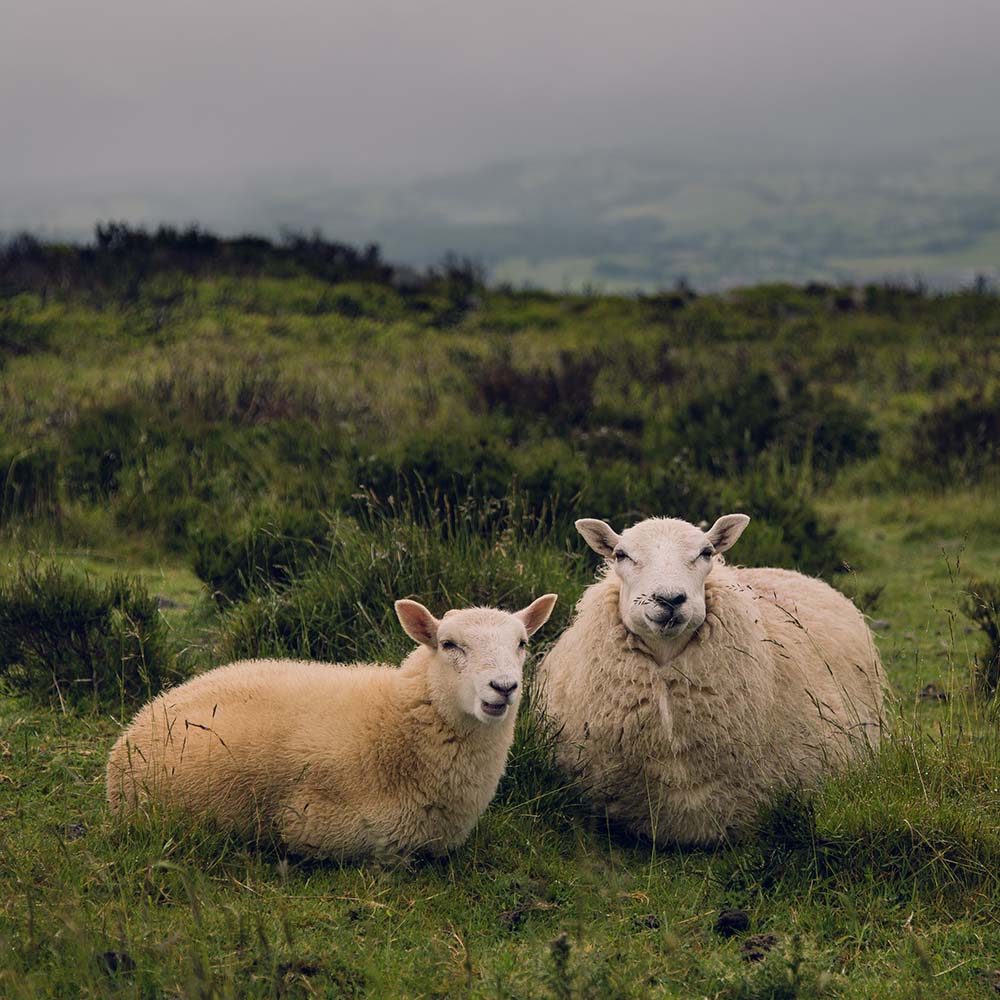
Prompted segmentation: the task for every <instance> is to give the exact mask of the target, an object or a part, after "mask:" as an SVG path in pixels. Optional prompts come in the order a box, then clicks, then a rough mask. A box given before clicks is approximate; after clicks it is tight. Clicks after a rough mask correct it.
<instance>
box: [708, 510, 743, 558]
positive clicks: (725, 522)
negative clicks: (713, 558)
mask: <svg viewBox="0 0 1000 1000" xmlns="http://www.w3.org/2000/svg"><path fill="white" fill-rule="evenodd" d="M749 523H750V518H749V517H747V516H746V514H723V515H722V517H720V518H719V520H718V521H716V522H715V524H713V525H712V527H711V528H709V529H708V531H707V532H706V534H707V535H708V540H709V541H710V542H711V543H712V547H713V548H714V549H715V551H716V552H725V551H726V549H731V548H732V547H733V546H734V545H735V544H736V540H737V539H738V538H739V537H740V535H742V534H743V529H744V528H746V526H747V525H748V524H749Z"/></svg>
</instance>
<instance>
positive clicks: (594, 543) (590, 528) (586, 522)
mask: <svg viewBox="0 0 1000 1000" xmlns="http://www.w3.org/2000/svg"><path fill="white" fill-rule="evenodd" d="M576 530H577V531H579V532H580V534H581V535H583V540H584V541H585V542H586V543H587V544H588V545H589V546H590V547H591V548H592V549H593V550H594V551H595V552H596V553H597V554H598V555H599V556H604V558H605V559H610V558H611V553H612V552H614V551H615V546H616V545H617V544H618V543H619V542H620V541H621V536H620V535H618V534H617V533H616V532H615V529H614V528H612V527H611V525H610V524H608V523H606V522H605V521H598V520H597V519H596V518H593V517H583V518H581V519H580V520H579V521H577V522H576Z"/></svg>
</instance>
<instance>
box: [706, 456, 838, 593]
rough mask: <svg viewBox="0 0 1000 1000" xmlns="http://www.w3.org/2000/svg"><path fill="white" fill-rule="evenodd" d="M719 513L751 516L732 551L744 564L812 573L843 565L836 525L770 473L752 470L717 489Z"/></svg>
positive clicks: (820, 573)
mask: <svg viewBox="0 0 1000 1000" xmlns="http://www.w3.org/2000/svg"><path fill="white" fill-rule="evenodd" d="M721 500H722V503H721V507H722V508H724V510H720V511H719V513H724V512H726V511H740V512H742V513H745V514H749V515H750V516H751V517H752V518H753V519H754V520H753V523H752V524H751V528H750V530H749V531H748V532H747V533H746V534H745V535H744V536H743V537H742V538H741V539H740V544H739V546H738V548H737V549H734V552H733V555H734V558H735V559H736V561H738V562H740V563H743V564H746V565H748V566H784V567H787V568H791V569H798V570H800V571H802V572H804V573H811V574H815V575H817V576H830V575H831V574H833V573H838V572H841V571H842V570H843V569H844V565H845V558H844V552H843V551H842V543H841V540H840V538H839V536H838V535H837V531H836V529H835V528H834V527H832V526H831V525H827V524H825V523H824V522H823V519H822V518H821V517H820V515H819V513H818V512H817V511H816V509H815V508H814V507H813V506H812V504H811V503H810V502H809V500H808V499H807V498H806V497H805V496H803V495H802V494H801V492H800V491H799V490H797V489H796V488H795V486H794V485H793V484H791V483H789V482H787V481H786V480H785V479H784V478H783V477H780V476H777V475H775V474H767V473H764V472H757V473H755V474H754V475H752V476H748V477H746V478H745V479H743V480H742V481H737V482H733V483H727V484H725V485H724V486H723V487H722V490H721Z"/></svg>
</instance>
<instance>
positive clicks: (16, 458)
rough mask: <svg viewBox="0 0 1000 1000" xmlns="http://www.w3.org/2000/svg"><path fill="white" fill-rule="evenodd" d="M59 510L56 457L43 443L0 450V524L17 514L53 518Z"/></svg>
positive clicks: (51, 448)
mask: <svg viewBox="0 0 1000 1000" xmlns="http://www.w3.org/2000/svg"><path fill="white" fill-rule="evenodd" d="M58 511H59V456H58V453H57V451H56V449H55V448H53V447H51V446H48V445H42V446H39V447H35V448H27V449H25V450H24V451H0V524H3V523H4V522H5V521H7V520H8V519H9V518H10V517H12V516H16V515H27V516H39V517H53V516H55V515H56V514H57V513H58Z"/></svg>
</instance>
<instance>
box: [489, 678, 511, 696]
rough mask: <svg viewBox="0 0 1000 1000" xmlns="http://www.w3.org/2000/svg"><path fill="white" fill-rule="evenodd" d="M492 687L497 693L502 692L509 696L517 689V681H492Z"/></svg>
mask: <svg viewBox="0 0 1000 1000" xmlns="http://www.w3.org/2000/svg"><path fill="white" fill-rule="evenodd" d="M490 687H491V688H493V690H494V691H496V693H497V694H502V695H503V696H504V697H505V698H509V697H510V696H511V695H512V694H513V693H514V692H515V691H516V690H517V681H508V682H507V683H506V684H503V683H501V682H500V681H490Z"/></svg>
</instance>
